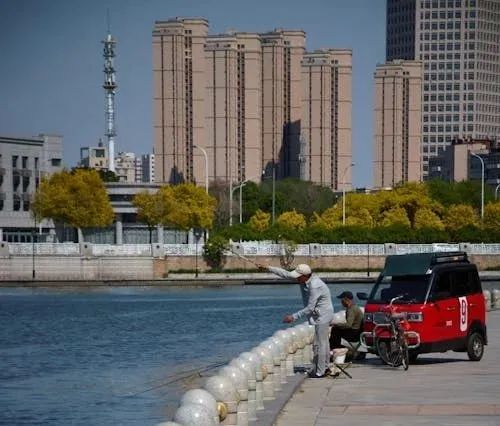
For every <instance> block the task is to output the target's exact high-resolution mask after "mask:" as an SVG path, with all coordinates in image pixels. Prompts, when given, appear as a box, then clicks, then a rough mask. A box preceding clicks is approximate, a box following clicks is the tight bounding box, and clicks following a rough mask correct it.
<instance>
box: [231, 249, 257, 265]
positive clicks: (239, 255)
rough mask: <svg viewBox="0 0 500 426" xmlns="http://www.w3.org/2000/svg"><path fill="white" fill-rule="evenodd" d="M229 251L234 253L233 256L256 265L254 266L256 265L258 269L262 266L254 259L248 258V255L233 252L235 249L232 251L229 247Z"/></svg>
mask: <svg viewBox="0 0 500 426" xmlns="http://www.w3.org/2000/svg"><path fill="white" fill-rule="evenodd" d="M229 251H230V252H231V253H232V254H234V255H235V256H237V257H239V258H240V259H243V260H244V261H246V262H249V263H251V264H252V265H254V266H256V267H257V268H259V269H260V268H261V267H262V266H261V265H259V264H258V263H257V262H255V261H254V260H252V259H249V258H248V257H246V256H243V255H242V254H239V253H236V252H235V251H233V250H232V249H229Z"/></svg>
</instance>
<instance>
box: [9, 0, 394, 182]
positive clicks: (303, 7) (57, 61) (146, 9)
mask: <svg viewBox="0 0 500 426" xmlns="http://www.w3.org/2000/svg"><path fill="white" fill-rule="evenodd" d="M108 8H109V9H110V12H111V32H112V34H113V36H114V37H115V38H116V39H117V41H118V44H117V48H116V53H117V57H116V58H115V68H116V70H117V82H118V92H117V94H116V97H115V99H116V114H117V115H116V127H117V132H118V135H117V138H116V148H115V150H116V152H119V151H132V152H135V153H137V154H142V153H148V152H152V144H153V142H152V133H153V132H152V98H151V94H152V70H151V62H152V60H151V31H152V29H153V25H154V21H155V20H165V19H168V18H172V17H176V16H197V17H204V18H207V19H208V21H209V25H210V28H209V33H210V34H214V33H220V32H224V31H226V30H229V29H236V30H238V31H257V32H263V31H269V30H272V29H274V28H289V29H302V30H304V31H305V32H306V48H307V50H314V49H318V48H326V47H335V48H351V49H352V50H353V161H354V162H355V163H356V166H355V167H354V171H353V176H354V185H355V186H357V187H360V186H371V185H372V155H373V154H372V153H373V136H372V133H373V131H372V116H373V111H372V109H373V72H374V69H375V65H376V64H377V63H380V62H383V61H384V55H385V0H303V1H299V0H248V1H242V0H0V55H1V56H0V57H1V62H0V134H1V135H3V136H33V135H37V134H39V133H56V134H61V135H63V137H64V139H63V141H64V142H63V147H64V163H65V165H66V166H67V167H72V166H74V165H76V163H77V161H78V160H79V157H80V147H83V146H89V145H95V144H97V142H98V140H99V138H100V137H102V138H103V139H104V136H103V135H104V131H105V120H104V104H105V102H104V92H103V89H102V82H103V58H102V45H101V40H102V39H103V38H104V37H105V35H106V10H107V9H108Z"/></svg>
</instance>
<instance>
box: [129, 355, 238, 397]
mask: <svg viewBox="0 0 500 426" xmlns="http://www.w3.org/2000/svg"><path fill="white" fill-rule="evenodd" d="M227 363H228V360H226V361H224V362H218V363H214V364H209V365H208V366H205V367H203V368H200V369H197V368H196V369H192V370H186V371H184V372H183V373H181V374H185V373H187V372H191V371H194V372H191V373H190V374H185V375H183V376H180V377H177V378H175V379H172V380H168V381H166V382H162V383H160V384H158V385H155V386H151V387H149V388H146V389H143V390H141V391H138V392H135V393H133V394H129V395H121V397H124V398H131V397H134V396H137V395H141V394H144V393H146V392H150V391H152V390H155V389H160V388H162V387H165V386H168V385H171V384H173V383H177V382H180V381H182V380H187V379H189V378H192V377H196V376H198V377H203V376H202V375H201V373H205V372H207V371H210V370H213V369H214V368H218V367H221V366H223V365H225V364H227ZM175 376H176V375H174V376H173V377H175ZM146 383H147V382H146Z"/></svg>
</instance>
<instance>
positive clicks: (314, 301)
mask: <svg viewBox="0 0 500 426" xmlns="http://www.w3.org/2000/svg"><path fill="white" fill-rule="evenodd" d="M268 270H269V272H272V273H273V274H275V275H278V276H280V277H282V278H288V279H292V280H295V278H293V277H292V276H291V275H290V272H288V271H287V270H285V269H281V268H276V267H274V266H269V267H268ZM300 291H301V293H302V301H303V303H304V309H301V310H300V311H297V312H295V313H294V314H293V319H294V320H298V319H300V318H304V317H306V318H307V319H308V321H309V324H329V323H330V322H331V321H332V319H333V305H332V296H331V294H330V289H329V288H328V286H327V285H326V284H325V283H324V282H323V281H322V280H321V278H319V277H317V276H316V275H315V274H313V275H311V277H310V278H309V280H307V281H306V283H305V284H301V285H300Z"/></svg>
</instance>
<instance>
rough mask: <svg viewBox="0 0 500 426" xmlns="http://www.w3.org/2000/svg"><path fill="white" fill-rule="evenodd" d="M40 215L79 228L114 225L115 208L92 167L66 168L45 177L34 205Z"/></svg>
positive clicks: (33, 210) (39, 216)
mask: <svg viewBox="0 0 500 426" xmlns="http://www.w3.org/2000/svg"><path fill="white" fill-rule="evenodd" d="M31 210H32V214H33V215H34V217H36V218H47V219H52V220H53V221H54V222H55V223H64V224H66V225H70V226H72V227H74V228H77V229H78V239H79V241H80V242H81V239H82V233H81V230H82V228H98V227H105V226H108V225H110V224H111V223H112V222H113V219H114V213H113V208H112V207H111V203H110V202H109V198H108V194H107V192H106V188H105V186H104V183H103V182H102V180H101V178H100V177H99V174H98V173H97V172H96V171H95V170H92V169H75V170H73V171H71V172H70V171H67V170H63V171H61V172H59V173H54V174H53V175H51V176H50V177H49V178H47V179H46V178H44V179H42V182H41V183H40V186H39V187H38V189H37V191H36V193H35V196H34V199H33V203H32V206H31Z"/></svg>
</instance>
